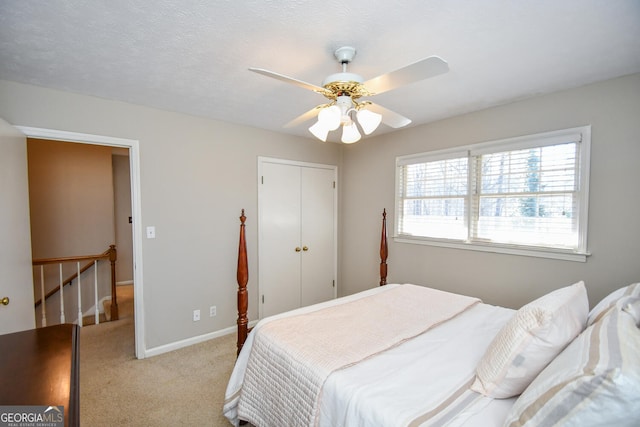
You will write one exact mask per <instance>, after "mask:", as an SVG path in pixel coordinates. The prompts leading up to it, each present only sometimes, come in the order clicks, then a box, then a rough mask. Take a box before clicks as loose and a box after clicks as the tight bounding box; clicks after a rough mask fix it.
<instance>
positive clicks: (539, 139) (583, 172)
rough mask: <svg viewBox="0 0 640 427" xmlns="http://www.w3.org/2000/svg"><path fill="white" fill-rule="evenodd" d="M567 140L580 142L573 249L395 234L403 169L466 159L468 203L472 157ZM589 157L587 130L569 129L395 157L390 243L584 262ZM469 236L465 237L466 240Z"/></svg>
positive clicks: (585, 252) (399, 211)
mask: <svg viewBox="0 0 640 427" xmlns="http://www.w3.org/2000/svg"><path fill="white" fill-rule="evenodd" d="M567 137H572V138H578V140H579V141H580V150H579V153H580V157H579V159H578V161H577V163H578V168H579V171H578V172H579V176H578V187H579V190H578V192H579V202H578V230H577V235H578V245H577V249H575V250H571V249H561V248H557V249H556V248H549V247H541V246H540V247H538V246H528V245H514V244H503V243H496V242H482V241H476V240H474V241H471V240H470V238H469V237H468V238H467V239H465V240H456V239H446V238H433V237H421V236H410V235H406V234H405V235H403V234H400V233H399V230H400V222H401V219H402V218H401V216H402V212H401V203H402V200H403V199H402V197H401V194H400V190H399V189H400V183H401V180H402V179H403V178H402V169H403V166H405V165H409V164H416V163H424V162H431V161H437V160H443V159H451V158H456V157H465V156H466V157H468V159H469V171H468V175H469V177H468V183H469V184H468V195H467V197H468V198H469V199H471V198H472V197H473V196H471V192H472V189H471V186H472V179H471V176H470V175H471V173H472V171H473V168H472V167H471V162H472V159H473V156H475V155H481V154H488V153H494V152H500V151H509V150H514V149H519V148H529V147H537V146H545V145H552V144H553V143H554V142H555V143H560V142H562V141H563V139H564V141H566V140H567ZM590 153H591V126H590V125H587V126H580V127H575V128H570V129H563V130H557V131H551V132H544V133H538V134H534V135H526V136H520V137H515V138H507V139H501V140H496V141H488V142H481V143H477V144H472V145H467V146H463V147H456V148H452V149H445V150H437V151H431V152H425V153H418V154H411V155H406V156H399V157H396V182H395V216H394V236H393V237H394V241H396V242H399V243H412V244H421V245H431V246H439V247H446V248H455V249H467V250H476V251H484V252H495V253H504V254H512V255H524V256H532V257H540V258H552V259H560V260H566V261H578V262H586V259H587V256H589V255H590V253H589V252H588V250H587V229H588V207H589V165H590ZM470 205H471V203H467V206H468V210H470V207H469V206H470ZM470 221H471V215H470V212H467V216H466V218H465V225H466V227H467V230H469V229H470V228H471V227H472V226H473V224H470V223H469V222H470ZM470 234H471V233H470V232H469V233H467V235H468V236H470Z"/></svg>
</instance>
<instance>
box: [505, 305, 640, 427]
mask: <svg viewBox="0 0 640 427" xmlns="http://www.w3.org/2000/svg"><path fill="white" fill-rule="evenodd" d="M635 303H637V301H636V302H632V304H635ZM639 424H640V329H638V327H637V326H636V323H635V319H634V318H633V316H632V315H631V314H630V313H629V312H627V311H626V310H623V309H620V310H611V311H609V312H608V313H606V314H605V315H604V316H603V317H602V318H601V319H600V320H599V321H598V322H596V323H595V324H593V325H592V326H589V327H588V328H587V329H586V330H585V331H584V332H583V333H582V334H580V335H579V336H578V337H577V338H576V339H575V340H574V341H573V342H572V343H571V344H570V345H569V346H568V347H567V348H566V349H565V350H564V351H563V352H562V353H561V354H560V355H558V357H556V358H555V359H554V360H553V362H551V363H550V364H549V366H547V368H545V369H544V370H543V371H542V373H540V375H539V376H538V377H537V378H536V379H535V380H534V381H533V382H532V383H531V385H530V386H529V387H528V388H527V389H526V390H525V391H524V393H522V395H521V396H520V397H519V398H518V400H517V401H516V403H515V404H514V405H513V407H512V408H511V410H510V413H509V415H508V416H507V419H506V422H505V424H504V425H505V427H528V426H531V427H532V426H549V427H552V426H562V427H573V426H576V427H577V426H580V427H588V426H616V427H618V426H638V425H639Z"/></svg>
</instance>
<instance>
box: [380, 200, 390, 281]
mask: <svg viewBox="0 0 640 427" xmlns="http://www.w3.org/2000/svg"><path fill="white" fill-rule="evenodd" d="M388 255H389V250H388V248H387V210H386V209H383V210H382V233H381V236H380V286H384V285H386V284H387V256H388Z"/></svg>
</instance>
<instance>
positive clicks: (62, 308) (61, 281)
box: [59, 263, 65, 323]
mask: <svg viewBox="0 0 640 427" xmlns="http://www.w3.org/2000/svg"><path fill="white" fill-rule="evenodd" d="M59 265H60V323H65V318H64V289H62V288H63V287H64V286H63V280H62V263H60V264H59Z"/></svg>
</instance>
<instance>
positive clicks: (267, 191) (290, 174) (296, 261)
mask: <svg viewBox="0 0 640 427" xmlns="http://www.w3.org/2000/svg"><path fill="white" fill-rule="evenodd" d="M262 176H263V183H262V184H261V185H262V188H261V191H262V193H261V206H260V217H261V218H260V219H261V221H260V223H261V230H260V238H261V241H260V259H259V264H260V265H259V270H260V277H259V280H260V292H261V295H260V298H261V301H260V302H261V303H262V316H263V317H266V316H271V315H273V314H277V313H281V312H284V311H288V310H292V309H294V308H298V307H300V301H301V298H300V294H301V290H300V274H301V273H300V272H301V265H300V258H301V254H302V251H300V252H297V251H296V248H299V247H300V226H301V224H300V168H299V167H297V166H289V165H282V164H274V163H264V164H263V165H262ZM263 298H264V299H263ZM263 301H264V302H263Z"/></svg>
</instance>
